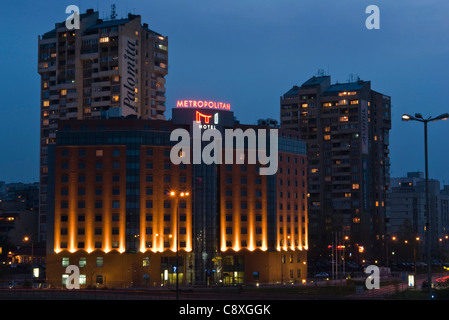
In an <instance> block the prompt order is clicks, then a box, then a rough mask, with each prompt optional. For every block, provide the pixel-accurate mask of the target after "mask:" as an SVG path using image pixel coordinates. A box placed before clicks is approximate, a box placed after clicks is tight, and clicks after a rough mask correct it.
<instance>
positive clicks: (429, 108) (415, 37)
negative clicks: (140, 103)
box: [0, 0, 449, 184]
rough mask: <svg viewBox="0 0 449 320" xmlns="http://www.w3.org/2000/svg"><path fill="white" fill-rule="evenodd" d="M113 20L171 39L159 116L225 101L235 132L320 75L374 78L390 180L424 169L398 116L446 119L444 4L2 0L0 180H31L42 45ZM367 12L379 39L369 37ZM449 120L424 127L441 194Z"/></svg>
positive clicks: (447, 171) (447, 26)
mask: <svg viewBox="0 0 449 320" xmlns="http://www.w3.org/2000/svg"><path fill="white" fill-rule="evenodd" d="M113 3H115V4H116V8H117V14H118V18H121V17H125V16H126V15H127V12H131V13H135V14H140V15H141V16H142V21H143V22H146V23H148V24H149V27H150V28H151V29H153V30H155V31H157V32H159V33H162V34H164V35H167V36H168V37H169V74H168V76H167V85H166V88H167V94H166V96H167V112H166V115H167V117H170V116H171V108H172V107H173V106H174V104H175V101H176V100H177V99H184V98H207V99H214V100H218V101H225V102H229V103H231V106H232V109H233V111H234V112H235V115H236V116H237V117H238V118H239V119H240V120H241V121H242V122H243V123H255V122H256V121H257V119H259V118H268V117H271V118H276V119H279V97H280V96H281V95H282V94H284V93H285V92H286V91H288V90H289V89H290V88H291V87H292V86H293V85H295V84H298V85H299V84H301V83H303V82H304V81H306V80H307V79H308V78H310V77H311V76H313V75H316V74H317V72H318V70H319V69H323V70H324V71H325V72H326V73H329V74H330V75H331V76H332V82H336V81H339V82H346V81H348V79H349V77H350V75H351V74H352V75H354V76H359V77H360V78H361V79H362V80H371V82H372V88H373V89H374V90H376V91H379V92H382V93H384V94H387V95H389V96H391V97H392V115H393V121H392V122H393V128H392V131H391V138H390V152H391V163H392V167H391V175H392V177H395V176H403V175H405V174H406V173H407V171H416V170H421V171H423V170H424V155H423V149H424V142H423V128H422V125H421V124H419V123H416V122H409V123H404V122H401V115H402V114H403V113H411V114H414V113H416V112H420V113H422V114H423V115H425V116H436V115H439V114H441V113H444V112H449V98H448V92H449V90H448V88H449V77H448V73H449V72H448V71H449V61H448V58H449V19H448V18H447V17H448V13H449V2H448V1H447V0H426V1H422V0H419V1H417V0H408V1H405V0H395V1H386V0H382V1H378V0H372V1H371V0H369V1H368V0H221V1H217V0H164V1H148V0H116V1H109V0H98V1H97V0H93V1H87V0H70V1H61V0H49V1H31V0H16V1H8V2H6V1H4V2H3V3H2V6H1V11H0V30H1V31H0V37H1V38H0V40H1V42H0V43H1V44H2V47H1V48H0V63H1V70H2V74H1V77H0V88H1V96H2V99H1V104H0V108H1V118H0V147H1V149H0V150H1V151H2V154H1V156H0V181H1V180H3V181H7V182H17V181H22V182H33V181H38V179H39V178H38V172H39V91H40V90H39V84H40V79H39V75H38V73H37V40H38V35H42V34H43V33H45V32H47V31H49V30H51V29H52V28H54V23H55V22H57V21H58V22H63V21H65V19H66V18H67V16H68V15H67V14H66V13H65V8H66V7H67V6H68V5H70V4H75V5H78V6H79V7H80V9H81V11H82V12H85V11H86V9H88V8H93V9H95V10H97V9H98V10H99V11H100V17H102V18H107V17H108V16H109V15H110V11H111V9H110V8H111V4H113ZM369 5H377V6H378V7H379V8H380V30H368V29H366V27H365V20H366V18H367V17H368V14H366V13H365V9H366V7H367V6H369ZM448 133H449V121H447V122H445V121H439V122H436V123H432V124H430V126H429V153H430V155H429V157H430V160H429V164H430V170H429V171H430V176H431V177H433V178H437V179H439V180H440V181H442V182H445V183H446V184H449V165H448V160H447V159H449V141H448Z"/></svg>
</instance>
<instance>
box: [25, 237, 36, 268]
mask: <svg viewBox="0 0 449 320" xmlns="http://www.w3.org/2000/svg"><path fill="white" fill-rule="evenodd" d="M23 241H24V242H28V241H30V242H31V268H33V260H34V241H33V240H32V239H31V237H29V236H25V237H23Z"/></svg>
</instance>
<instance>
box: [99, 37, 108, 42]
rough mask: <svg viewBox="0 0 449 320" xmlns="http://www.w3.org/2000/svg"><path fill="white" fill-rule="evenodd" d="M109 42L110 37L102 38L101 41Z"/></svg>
mask: <svg viewBox="0 0 449 320" xmlns="http://www.w3.org/2000/svg"><path fill="white" fill-rule="evenodd" d="M105 42H109V37H103V38H100V43H105Z"/></svg>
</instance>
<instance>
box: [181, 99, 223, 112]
mask: <svg viewBox="0 0 449 320" xmlns="http://www.w3.org/2000/svg"><path fill="white" fill-rule="evenodd" d="M176 108H204V109H219V110H231V104H230V103H225V102H217V101H206V100H178V101H176Z"/></svg>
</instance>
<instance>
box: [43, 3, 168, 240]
mask: <svg viewBox="0 0 449 320" xmlns="http://www.w3.org/2000/svg"><path fill="white" fill-rule="evenodd" d="M167 46H168V39H167V37H165V36H162V35H160V34H159V33H157V32H154V31H152V30H150V29H149V28H148V24H146V23H143V24H142V23H141V17H140V16H139V15H132V14H129V15H128V17H127V18H125V19H115V18H112V19H111V20H105V21H103V20H101V19H99V13H98V12H95V11H94V10H92V9H90V10H87V11H86V13H83V14H80V28H79V29H72V30H69V29H67V28H66V25H65V22H61V23H56V24H55V28H54V29H53V30H51V31H49V32H47V33H45V34H43V35H42V36H39V39H38V72H39V74H40V76H41V106H40V109H41V123H40V125H41V130H40V210H39V213H40V229H39V238H40V239H39V240H40V241H45V239H46V231H47V229H46V220H47V215H48V213H49V212H48V205H49V202H48V188H49V184H48V169H49V168H48V147H49V145H51V144H53V143H55V139H56V131H57V129H58V122H59V120H67V119H77V120H81V119H99V118H101V117H121V116H123V117H126V116H129V115H133V116H137V117H138V118H142V119H165V116H164V112H165V76H166V75H167V61H168V53H167Z"/></svg>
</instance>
